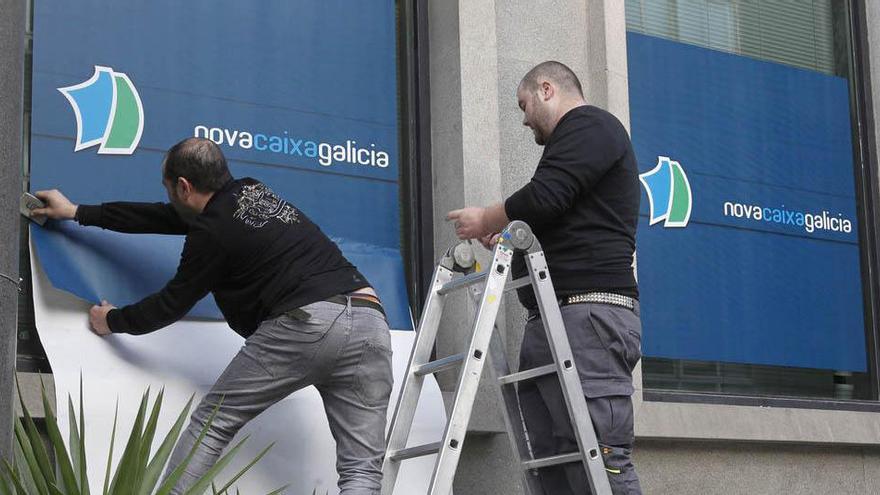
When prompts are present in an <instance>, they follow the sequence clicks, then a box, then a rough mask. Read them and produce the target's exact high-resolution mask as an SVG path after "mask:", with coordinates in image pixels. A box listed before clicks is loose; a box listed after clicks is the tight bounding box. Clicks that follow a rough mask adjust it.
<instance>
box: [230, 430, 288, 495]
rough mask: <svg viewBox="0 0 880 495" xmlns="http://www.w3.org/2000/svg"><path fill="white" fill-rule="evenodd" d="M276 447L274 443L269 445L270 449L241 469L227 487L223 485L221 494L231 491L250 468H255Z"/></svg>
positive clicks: (267, 448) (266, 449)
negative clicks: (233, 485)
mask: <svg viewBox="0 0 880 495" xmlns="http://www.w3.org/2000/svg"><path fill="white" fill-rule="evenodd" d="M274 446H275V442H272V443H270V444H269V446H268V447H266V448H265V449H263V450H262V451H261V452H260V453H259V454H257V456H256V457H254V459H253V460H252V461H251V462H249V463H248V464H247V465H246V466H245V467H243V468H241V470H240V471H239V472H238V473H236V474H235V476H233V477H232V479H230V480H229V481H228V482H227V483H226V484H225V485H223V487H222V488H220V493H223V492H225V491H227V490H229V488H230V487H231V486H232V484H233V483H235V482H236V481H238V479H239V478H241V477H242V476H243V475H244V473H246V472H247V471H248V470H250V468H252V467H253V466H254V464H256V463H257V462H258V461H259V460H260V459H262V458H263V456H265V455H266V454H267V453H268V452H269V450H270V449H271V448H272V447H274Z"/></svg>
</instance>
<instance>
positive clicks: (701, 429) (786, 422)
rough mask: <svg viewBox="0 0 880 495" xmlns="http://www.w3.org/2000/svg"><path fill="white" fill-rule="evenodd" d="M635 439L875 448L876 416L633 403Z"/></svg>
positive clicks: (879, 436) (879, 434) (879, 432)
mask: <svg viewBox="0 0 880 495" xmlns="http://www.w3.org/2000/svg"><path fill="white" fill-rule="evenodd" d="M634 405H635V414H636V437H637V438H645V439H688V440H730V441H745V442H764V443H766V442H782V443H791V444H813V445H815V444H835V445H878V444H880V413H872V412H858V411H833V410H817V409H792V408H774V407H755V406H733V405H717V404H685V403H668V402H646V401H638V400H637V401H635V404H634Z"/></svg>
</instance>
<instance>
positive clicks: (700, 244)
mask: <svg viewBox="0 0 880 495" xmlns="http://www.w3.org/2000/svg"><path fill="white" fill-rule="evenodd" d="M627 43H628V51H629V84H630V111H631V121H632V138H633V144H634V147H635V151H636V155H637V157H638V160H639V166H640V171H641V172H642V174H641V180H642V184H643V186H644V187H643V189H644V191H645V193H644V196H643V201H642V212H641V216H642V218H641V220H640V225H639V236H638V239H637V243H638V244H637V252H638V272H639V285H640V289H641V294H642V301H643V303H644V307H643V308H644V310H643V319H644V342H643V343H644V353H645V355H646V356H651V357H662V358H673V359H691V360H707V361H725V362H734V363H750V364H761V365H777V366H793V367H805V368H820V369H831V370H847V371H865V370H866V351H865V324H864V316H863V305H862V304H863V302H862V288H861V275H860V266H859V244H858V240H859V233H858V225H857V215H856V198H855V186H854V178H853V177H854V167H853V154H852V137H851V134H850V128H851V127H850V113H849V108H850V101H849V93H848V85H847V81H846V80H845V79H843V78H840V77H834V76H829V75H825V74H820V73H818V72H813V71H808V70H802V69H798V68H793V67H788V66H784V65H781V64H776V63H770V62H765V61H760V60H755V59H750V58H746V57H742V56H737V55H731V54H727V53H722V52H717V51H714V50H709V49H705V48H701V47H696V46H691V45H686V44H682V43H677V42H673V41H668V40H664V39H660V38H655V37H651V36H646V35H642V34H638V33H629V34H628V37H627Z"/></svg>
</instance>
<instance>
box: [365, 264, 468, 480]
mask: <svg viewBox="0 0 880 495" xmlns="http://www.w3.org/2000/svg"><path fill="white" fill-rule="evenodd" d="M452 277H453V272H452V271H451V270H449V269H448V268H446V267H444V266H443V265H442V264H441V265H438V266H437V268H436V269H435V270H434V278H433V283H432V285H431V292H430V293H429V294H428V298H427V300H426V304H425V310H424V312H423V313H422V317H421V318H420V321H419V325H418V329H417V330H416V336H415V342H414V343H413V347H412V351H411V352H410V356H409V363H408V364H407V367H406V372H405V374H404V378H403V383H402V384H401V388H400V392H399V393H398V399H397V405H396V406H395V408H394V415H393V416H392V419H391V424H390V428H389V430H388V436H387V442H386V456H385V459H384V460H383V462H382V494H383V495H391V494H392V493H393V491H394V485H395V483H396V482H397V474H398V472H399V471H400V463H401V461H400V460H395V459H391V457H390V456H389V455H388V453H391V452H394V451H398V450H401V449H403V448H405V447H406V443H407V440H408V439H409V434H410V430H411V429H412V423H413V419H414V418H415V413H416V406H417V405H418V401H419V397H420V395H421V392H422V385H423V383H424V379H425V377H424V376H423V375H419V376H416V374H415V373H414V372H413V370H414V368H415V367H418V366H421V365H424V364H425V363H427V362H428V360H429V359H430V357H431V351H432V349H433V348H434V342H435V340H436V338H437V330H438V328H439V326H440V317H441V315H442V313H443V306H444V302H445V298H444V297H443V296H441V295H439V294H438V291H439V290H440V288H441V287H443V286H444V285H445V284H446V283H448V282H449V281H450V280H452Z"/></svg>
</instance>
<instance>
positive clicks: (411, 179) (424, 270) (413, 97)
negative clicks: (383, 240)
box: [398, 0, 434, 325]
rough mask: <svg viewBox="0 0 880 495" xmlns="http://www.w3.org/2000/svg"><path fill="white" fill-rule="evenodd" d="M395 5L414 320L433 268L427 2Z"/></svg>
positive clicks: (413, 0) (406, 233) (406, 0)
mask: <svg viewBox="0 0 880 495" xmlns="http://www.w3.org/2000/svg"><path fill="white" fill-rule="evenodd" d="M398 9H399V15H398V60H399V77H398V81H399V84H400V87H401V91H400V99H399V102H400V121H399V122H400V143H401V150H400V151H401V152H400V156H401V160H400V162H401V167H402V169H403V175H402V180H401V194H400V198H401V210H402V214H403V219H404V220H403V225H404V228H403V231H404V232H403V236H404V238H403V243H402V244H403V251H404V253H405V260H404V264H405V269H406V278H407V291H408V293H409V300H410V309H411V311H412V316H413V319H414V322H413V324H414V325H416V324H417V323H418V319H419V317H420V316H421V311H422V302H423V301H424V300H425V297H426V296H427V291H428V288H429V287H430V280H431V277H432V275H433V272H434V220H433V218H434V215H433V180H432V172H431V113H430V108H431V105H430V85H429V65H428V61H429V59H428V3H427V0H399V2H398Z"/></svg>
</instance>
